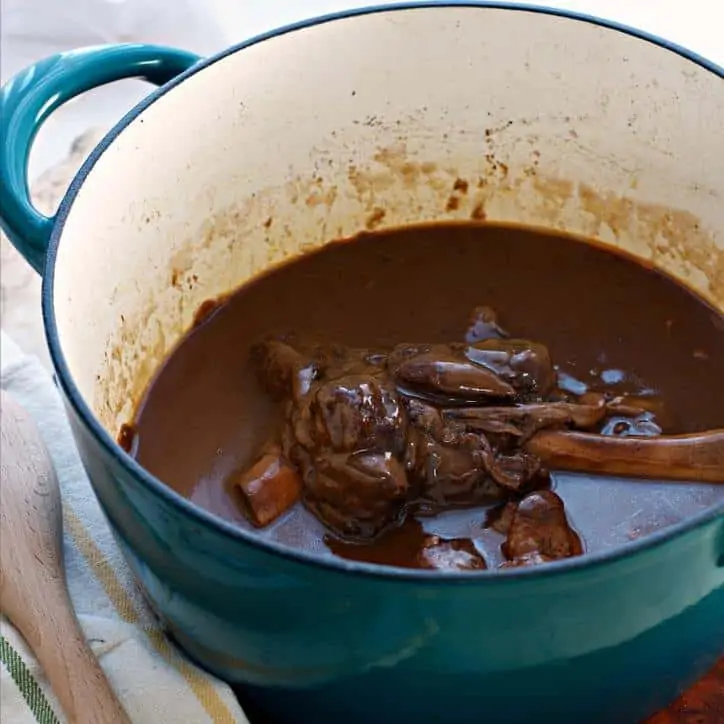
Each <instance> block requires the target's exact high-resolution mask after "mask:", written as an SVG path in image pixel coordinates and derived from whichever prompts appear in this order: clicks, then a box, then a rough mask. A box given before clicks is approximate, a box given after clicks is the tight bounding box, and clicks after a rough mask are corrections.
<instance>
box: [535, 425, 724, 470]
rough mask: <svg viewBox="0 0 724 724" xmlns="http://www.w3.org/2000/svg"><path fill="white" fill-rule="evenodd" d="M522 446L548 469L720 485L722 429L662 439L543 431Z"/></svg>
mask: <svg viewBox="0 0 724 724" xmlns="http://www.w3.org/2000/svg"><path fill="white" fill-rule="evenodd" d="M526 449H527V450H528V451H529V452H531V453H533V454H534V455H536V456H537V457H538V458H540V460H541V461H542V462H543V464H544V465H545V466H546V467H547V468H549V469H550V470H567V471H570V472H581V473H596V474H606V475H621V476H625V477H634V478H651V479H654V480H682V481H690V482H700V483H724V430H711V431H708V432H702V433H696V434H692V435H661V436H660V437H610V436H607V435H597V434H595V433H587V432H568V431H560V430H547V431H543V432H539V433H537V434H536V435H535V436H534V437H533V438H531V439H530V440H529V441H528V443H527V444H526Z"/></svg>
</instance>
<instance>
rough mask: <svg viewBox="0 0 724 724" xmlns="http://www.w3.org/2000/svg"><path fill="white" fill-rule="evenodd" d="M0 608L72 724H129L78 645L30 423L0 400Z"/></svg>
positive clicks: (56, 495)
mask: <svg viewBox="0 0 724 724" xmlns="http://www.w3.org/2000/svg"><path fill="white" fill-rule="evenodd" d="M0 443H1V444H0V471H1V476H0V540H2V546H0V608H2V611H3V612H4V613H5V615H6V616H7V617H8V618H9V619H10V620H11V621H12V622H13V624H15V626H16V627H17V628H18V630H19V631H20V632H21V633H22V635H23V636H24V637H25V640H26V641H27V642H28V645H29V646H30V648H31V649H32V650H33V652H34V653H35V656H36V657H37V659H38V661H39V662H40V664H41V666H42V667H43V669H44V670H45V673H46V675H47V677H48V680H49V681H50V684H51V686H52V687H53V691H55V694H56V696H57V697H58V699H59V700H60V703H61V705H62V707H63V710H64V711H65V713H66V715H67V717H68V720H69V721H70V722H71V723H72V724H130V719H129V718H128V716H127V715H126V713H125V712H124V710H123V707H122V706H121V704H120V702H119V701H118V699H117V698H116V695H115V694H114V693H113V690H112V689H111V687H110V684H109V683H108V680H107V679H106V677H105V675H104V673H103V670H102V669H101V667H100V665H99V663H98V660H97V659H96V657H95V656H94V654H93V652H92V651H91V649H90V648H89V646H88V644H87V643H86V641H85V637H84V636H83V632H82V631H81V629H80V626H79V624H78V620H77V618H76V616H75V612H74V611H73V606H72V603H71V601H70V597H69V595H68V589H67V586H66V581H65V566H64V563H63V546H62V515H61V502H60V490H59V487H58V479H57V477H56V475H55V470H54V469H53V465H52V462H51V460H50V456H49V455H48V452H47V450H46V448H45V445H44V444H43V441H42V439H41V437H40V434H39V432H38V430H37V428H36V426H35V424H34V422H33V420H32V419H31V417H30V416H29V415H28V414H27V412H25V410H23V408H22V407H20V405H18V404H17V403H16V402H15V401H14V400H13V399H12V398H11V397H10V396H9V395H8V394H7V393H5V392H2V394H1V396H0Z"/></svg>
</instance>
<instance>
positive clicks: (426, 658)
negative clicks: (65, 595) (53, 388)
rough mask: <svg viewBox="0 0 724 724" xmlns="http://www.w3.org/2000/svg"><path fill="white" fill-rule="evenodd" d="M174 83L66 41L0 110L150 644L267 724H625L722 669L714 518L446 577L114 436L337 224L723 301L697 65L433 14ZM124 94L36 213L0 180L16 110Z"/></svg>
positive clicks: (713, 142)
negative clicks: (358, 545) (197, 318)
mask: <svg viewBox="0 0 724 724" xmlns="http://www.w3.org/2000/svg"><path fill="white" fill-rule="evenodd" d="M194 63H195V59H193V58H192V57H190V56H188V54H184V53H180V52H179V51H171V50H168V49H163V48H152V47H147V46H122V47H116V48H99V49H91V50H88V51H84V52H80V53H76V54H71V55H69V56H61V57H57V58H54V59H50V60H49V61H46V65H42V64H39V65H38V66H36V67H34V68H32V69H29V70H28V71H26V72H25V75H22V76H20V77H18V78H17V79H15V80H14V81H12V82H11V83H10V84H9V85H8V86H7V87H6V88H5V89H3V95H2V99H1V101H2V106H3V110H4V112H5V120H4V121H3V130H4V140H3V144H4V146H3V147H4V151H5V162H4V165H5V168H3V169H2V170H3V179H2V181H1V182H0V200H2V202H3V211H2V221H3V227H4V228H5V230H6V231H7V232H8V234H9V236H10V237H11V239H12V241H13V242H14V243H15V244H16V245H17V246H18V247H19V248H20V249H21V250H23V251H24V253H26V255H27V256H28V258H29V259H30V260H31V261H32V262H34V263H35V264H36V267H37V268H39V269H40V270H41V271H43V272H44V277H45V282H44V302H43V304H44V314H45V322H46V329H47V334H48V339H49V343H50V347H51V353H52V357H53V360H54V364H55V366H56V371H57V375H58V380H59V384H60V387H61V389H62V391H63V393H64V395H65V396H66V399H67V402H68V409H69V412H70V416H71V422H72V425H73V428H74V433H75V435H76V439H77V442H78V444H79V447H80V450H81V454H82V456H83V459H84V462H85V465H86V467H87V469H88V471H89V474H90V476H91V479H92V482H93V485H94V489H95V491H96V494H97V495H98V498H99V500H100V502H101V504H102V506H103V508H104V510H105V512H106V515H107V516H108V518H109V520H110V522H111V524H112V526H113V528H114V531H115V533H116V534H117V537H118V540H119V542H120V544H121V545H122V547H123V549H124V552H125V554H126V556H127V558H128V560H129V563H130V564H131V566H132V568H133V570H134V571H135V573H136V575H137V577H138V579H139V581H140V582H141V585H142V586H143V587H144V589H145V591H146V593H147V595H148V597H149V600H150V601H151V602H152V604H153V605H154V607H155V609H156V610H157V611H158V612H159V615H160V616H161V617H162V619H163V620H164V622H165V623H166V625H167V626H168V628H169V630H170V631H171V632H172V633H173V635H174V636H175V638H176V639H177V640H178V641H179V642H180V643H181V645H182V646H183V647H184V648H185V649H186V651H187V652H188V653H189V654H190V655H191V656H192V657H194V658H195V659H196V660H198V661H200V662H201V663H202V664H204V665H205V666H207V667H208V668H210V669H211V670H213V671H215V672H216V673H218V674H219V675H221V676H223V677H225V678H227V679H229V680H231V681H233V682H237V683H243V684H249V685H251V688H250V689H249V691H250V692H251V694H250V695H251V696H252V698H255V699H257V700H258V701H261V702H263V703H264V705H265V706H267V707H268V708H269V709H270V710H272V711H273V712H274V713H275V715H276V717H277V720H278V721H280V722H291V721H300V719H299V718H298V712H299V711H300V707H305V708H304V712H305V718H304V720H305V721H306V720H308V721H316V722H319V723H321V724H327V723H329V724H332V723H333V722H334V723H335V724H336V722H339V721H345V722H349V723H354V724H358V723H362V722H368V721H376V722H382V723H383V724H384V723H386V722H392V721H399V720H400V717H403V716H409V717H412V718H413V719H414V720H415V721H418V722H424V723H427V722H430V723H432V722H442V723H443V724H447V723H452V722H468V721H473V720H474V718H475V717H478V716H481V712H485V714H486V715H487V716H490V717H492V718H493V719H499V720H500V721H506V722H528V721H532V720H539V717H541V716H543V717H545V716H549V717H553V718H550V719H549V720H550V721H556V722H558V723H559V724H565V723H567V722H571V723H573V722H579V721H581V717H582V716H583V717H584V718H585V720H586V721H588V722H595V723H598V722H616V724H627V723H633V722H636V721H638V720H640V718H641V717H643V716H644V715H647V714H649V713H651V712H652V711H653V710H655V709H656V708H657V707H660V706H662V705H664V704H665V703H666V702H667V701H668V700H670V699H671V698H672V697H673V696H675V695H676V694H677V693H678V691H679V690H680V689H681V687H683V686H685V685H688V684H690V683H691V682H692V681H693V680H694V679H695V678H696V677H697V676H699V675H700V674H702V673H703V671H704V670H705V669H706V668H707V667H708V666H709V665H710V664H711V663H712V662H713V661H714V660H715V659H716V657H717V656H718V655H719V654H721V653H722V652H724V615H723V612H724V504H722V505H719V506H718V507H716V508H713V509H709V510H706V511H705V512H704V513H702V514H701V515H700V516H698V517H697V518H695V519H692V520H690V521H686V522H685V523H683V524H680V525H677V526H674V527H672V528H670V529H667V530H665V531H662V532H660V533H657V534H654V535H652V536H650V537H648V538H645V539H643V540H642V541H639V542H636V543H632V544H631V545H628V546H624V547H623V548H621V549H620V550H617V551H614V552H613V553H609V554H606V555H595V556H591V557H586V558H581V559H579V560H575V561H569V562H565V563H560V564H552V565H550V566H548V567H546V568H545V569H543V570H523V571H513V572H507V573H503V574H501V573H496V572H486V573H483V574H476V575H474V576H468V575H464V574H463V575H460V576H458V577H456V578H455V579H454V580H451V579H450V578H449V577H448V576H444V575H431V574H430V572H409V571H408V572H404V571H397V570H389V569H388V570H383V569H380V568H377V567H375V566H373V565H366V564H357V563H341V562H332V563H330V562H325V563H323V562H320V561H318V560H315V559H314V558H313V557H312V556H310V555H305V554H301V553H298V552H295V551H289V550H287V549H284V548H280V547H279V546H277V545H274V544H268V543H264V542H260V541H259V540H257V539H256V538H255V537H254V535H253V534H250V533H246V532H243V531H238V530H235V529H234V528H232V527H231V526H230V525H229V524H226V523H223V522H221V521H219V520H217V519H215V518H213V517H212V516H211V515H209V514H206V513H205V512H204V511H201V510H200V509H198V508H196V507H195V506H193V505H192V504H190V503H189V502H187V501H185V500H183V499H181V498H180V497H179V496H177V495H176V494H175V493H173V492H172V491H170V490H168V489H167V488H165V486H163V485H162V484H161V483H160V482H159V481H157V480H155V479H154V478H152V477H151V476H150V475H149V474H148V473H145V471H143V470H141V468H140V467H139V466H138V465H137V464H136V463H135V462H134V461H133V460H131V458H129V457H128V456H127V455H126V454H125V453H123V452H122V450H121V449H120V448H119V447H118V446H117V445H116V444H115V442H114V440H115V437H116V434H117V431H118V428H119V426H120V424H121V423H123V422H126V421H128V420H129V418H130V416H131V414H132V410H133V406H134V403H135V402H136V401H137V400H138V399H139V396H140V395H141V393H142V391H143V390H144V387H145V386H146V384H147V382H148V381H149V379H150V377H151V375H152V374H153V372H154V370H155V369H156V368H157V366H158V365H159V363H160V362H161V361H162V360H163V359H164V357H165V356H166V355H167V354H168V353H169V352H170V351H171V350H172V348H173V346H174V344H175V343H176V341H177V340H178V339H179V338H180V336H181V335H182V334H183V333H184V331H185V330H187V329H188V328H189V326H190V324H191V321H192V317H193V315H194V312H195V311H196V309H197V308H198V307H199V305H200V304H201V303H202V302H203V301H204V300H207V299H209V298H210V297H215V296H217V295H220V294H222V293H225V292H228V291H230V290H232V289H234V288H235V287H237V286H238V285H239V284H241V283H243V282H244V281H245V280H247V279H249V278H251V277H253V276H255V275H256V274H258V273H259V272H260V271H262V270H264V269H266V268H268V267H269V266H270V265H272V264H275V263H278V262H279V261H281V260H283V259H287V258H289V257H291V256H294V255H296V254H298V253H300V252H302V251H306V250H308V249H311V248H314V247H318V246H320V245H322V244H325V243H326V242H328V241H330V240H332V239H335V238H339V237H343V236H347V235H350V234H354V233H355V232H358V231H360V230H362V229H371V228H387V227H393V226H398V225H401V224H408V223H413V222H421V221H432V220H447V219H460V220H468V219H471V218H472V219H488V220H495V221H515V222H523V223H527V224H534V225H540V226H545V227H552V228H557V229H563V230H567V231H571V232H576V233H580V234H584V235H586V236H589V237H594V238H597V239H599V240H600V241H602V242H603V243H605V244H610V245H612V246H616V247H619V248H623V249H626V250H627V251H629V252H631V253H633V254H634V255H636V256H637V257H639V258H641V259H645V260H646V261H647V262H650V263H653V264H655V265H656V266H657V267H659V268H661V269H663V270H665V271H667V272H668V273H670V274H672V275H673V276H675V277H677V278H679V279H681V280H683V281H684V282H685V283H686V284H687V285H689V286H691V287H692V288H693V289H695V290H696V291H697V292H698V293H699V294H700V295H701V296H702V297H703V298H704V299H706V300H707V301H708V302H710V303H711V304H712V305H713V306H714V307H715V308H717V309H720V310H724V82H723V77H724V72H723V71H722V68H719V67H718V66H715V65H714V64H712V63H708V62H706V61H704V60H703V59H701V58H698V57H696V56H694V55H693V54H691V53H687V52H686V51H684V50H682V49H680V48H676V47H673V46H670V45H667V44H665V43H664V42H663V41H658V40H656V39H652V38H648V37H645V36H642V35H641V34H639V33H636V32H634V31H630V30H628V29H622V28H618V27H612V26H610V25H607V24H605V23H602V22H600V21H594V20H592V19H590V18H581V17H575V16H569V15H565V14H561V13H557V12H553V11H547V10H545V9H524V8H519V7H514V6H508V7H506V6H505V5H504V4H492V5H487V6H475V5H472V4H468V5H457V6H456V5H453V4H447V3H443V4H432V5H424V6H400V7H399V8H395V9H369V10H364V11H360V12H353V13H346V14H343V15H339V16H335V17H333V18H324V19H321V20H317V21H312V22H308V23H303V24H300V25H297V26H294V27H292V28H285V29H283V30H281V31H278V32H276V33H271V34H268V35H266V36H263V37H261V38H257V39H254V40H253V41H250V42H247V43H244V44H242V45H240V46H238V47H236V48H233V49H231V50H229V51H227V52H224V53H222V54H220V55H219V56H217V57H215V58H212V59H210V60H206V61H204V62H201V63H199V64H194ZM187 67H188V70H185V71H184V72H183V73H181V75H179V76H178V77H176V78H175V79H174V80H170V79H171V78H172V77H174V76H175V75H176V74H177V73H179V72H180V71H181V70H183V69H184V68H187ZM128 75H142V76H145V77H147V78H149V79H150V80H153V81H154V82H157V83H159V84H160V83H164V82H166V81H169V82H167V83H166V85H164V86H163V87H162V88H160V89H159V90H158V91H156V92H155V93H153V94H152V95H151V96H149V98H148V100H146V101H145V102H144V103H142V104H141V105H140V106H138V107H137V108H136V109H134V110H133V111H132V112H131V113H130V114H129V115H128V116H127V117H126V118H124V119H123V120H122V121H121V122H120V123H119V124H118V125H117V126H116V127H115V129H114V130H113V131H112V132H111V133H110V134H109V136H108V137H107V138H106V139H105V140H104V141H103V142H102V144H101V145H100V146H99V147H98V148H97V149H96V150H95V151H94V153H93V154H92V155H91V158H90V159H89V161H88V162H87V163H86V164H85V165H84V167H83V169H82V170H81V172H80V173H79V175H78V177H77V178H76V179H75V181H74V182H73V185H72V187H71V189H70V191H69V193H68V195H67V196H66V198H65V200H64V201H63V204H62V206H61V209H60V211H59V214H58V217H57V219H54V220H46V219H43V218H42V217H40V216H39V215H38V214H37V212H34V211H32V209H31V208H30V207H29V206H28V202H27V197H26V190H25V186H24V173H25V168H24V164H25V162H26V160H27V148H28V147H29V143H30V141H31V140H32V135H33V133H34V131H35V130H36V128H35V127H34V126H32V124H31V126H30V127H29V126H28V123H29V120H31V121H32V123H36V124H37V123H38V122H39V121H40V120H42V118H43V117H44V115H47V112H49V110H52V107H53V105H57V104H58V103H59V102H60V101H62V100H65V99H66V98H67V97H70V96H72V95H76V94H77V93H78V92H80V91H82V90H85V89H87V88H89V87H91V86H93V85H97V84H99V83H101V82H108V81H110V80H113V79H116V78H119V77H125V76H128ZM51 91H52V93H51ZM33 104H35V105H33ZM28 108H34V114H31V113H30V112H29V110H28ZM21 121H22V122H21ZM457 179H464V180H465V181H467V182H468V191H467V193H461V192H460V191H455V190H454V187H455V182H456V180H457ZM459 187H460V185H459V184H458V188H459ZM451 195H456V196H458V197H459V199H458V202H456V203H455V204H450V203H448V202H449V199H450V197H451ZM452 207H455V208H454V210H450V209H451V208H452ZM51 230H52V234H51ZM49 235H50V236H51V238H50V242H49V253H48V257H47V263H46V262H45V261H44V258H43V251H44V245H45V244H46V243H47V241H48V236H49ZM715 392H716V393H717V394H721V395H722V400H723V404H724V385H723V386H722V390H718V391H715ZM179 454H182V451H179ZM540 720H543V719H540Z"/></svg>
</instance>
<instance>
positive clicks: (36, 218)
mask: <svg viewBox="0 0 724 724" xmlns="http://www.w3.org/2000/svg"><path fill="white" fill-rule="evenodd" d="M199 60H200V58H199V56H197V55H194V54H193V53H189V52H187V51H184V50H177V49H175V48H167V47H163V46H158V45H136V44H128V45H107V46H94V47H88V48H81V49H79V50H72V51H68V52H65V53H59V54H57V55H53V56H51V57H49V58H46V59H44V60H41V61H39V62H38V63H35V64H33V65H31V66H29V67H28V68H25V70H22V71H20V73H18V74H17V75H16V76H15V77H14V78H11V79H10V80H9V81H8V82H7V83H6V84H5V85H4V86H3V88H2V89H0V227H1V228H2V229H3V231H4V232H5V233H6V234H7V236H8V238H9V239H10V241H11V242H12V244H13V245H14V246H15V248H16V249H17V250H18V251H19V252H20V253H21V254H22V255H23V256H24V257H25V259H27V261H28V262H29V263H30V265H31V266H32V267H33V268H34V269H35V270H36V271H37V272H38V273H39V274H42V273H43V269H44V267H45V256H46V252H47V248H48V242H49V241H50V234H51V231H52V229H53V224H54V223H55V217H48V216H44V215H43V214H41V213H40V212H39V211H38V210H37V209H35V208H34V207H33V205H32V202H31V200H30V193H29V184H28V177H27V172H28V158H29V156H30V148H31V146H32V143H33V140H34V138H35V135H36V133H37V132H38V130H39V129H40V127H41V126H42V124H43V123H44V122H45V120H46V119H47V118H48V116H50V114H51V113H52V112H53V111H54V110H55V109H56V108H58V107H60V106H61V105H63V104H64V103H66V102H67V101H69V100H71V99H72V98H75V97H76V96H78V95H80V94H81V93H84V92H85V91H88V90H91V89H92V88H97V87H98V86H101V85H105V84H106V83H110V82H111V81H115V80H121V79H123V78H143V79H145V80H147V81H149V82H150V83H153V84H155V85H158V86H160V85H163V84H165V83H167V82H169V81H170V80H172V79H173V78H175V77H176V76H178V75H179V74H181V73H183V72H184V71H186V70H188V69H189V68H190V67H191V66H193V65H195V64H196V63H197V62H198V61H199Z"/></svg>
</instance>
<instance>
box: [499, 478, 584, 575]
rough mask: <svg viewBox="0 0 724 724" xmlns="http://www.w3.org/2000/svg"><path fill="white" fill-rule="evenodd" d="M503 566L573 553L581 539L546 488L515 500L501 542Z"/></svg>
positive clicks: (577, 550)
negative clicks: (511, 515) (516, 503)
mask: <svg viewBox="0 0 724 724" xmlns="http://www.w3.org/2000/svg"><path fill="white" fill-rule="evenodd" d="M503 552H504V554H505V556H506V558H507V559H508V563H506V564H503V565H504V566H506V567H510V566H513V567H518V566H524V565H532V564H535V563H540V562H542V561H544V560H545V561H551V560H557V559H560V558H568V557H570V556H577V555H580V554H581V553H582V552H583V548H582V546H581V541H580V539H579V537H578V535H577V534H576V532H575V531H574V530H573V529H572V528H571V526H570V525H569V523H568V519H567V518H566V512H565V509H564V507H563V501H562V500H561V499H560V498H559V497H558V496H557V495H556V494H555V493H554V492H552V491H550V490H537V491H535V492H533V493H530V494H529V495H527V496H526V497H525V498H523V500H521V501H520V503H518V505H517V506H516V509H515V513H514V514H513V517H512V520H511V522H510V527H509V529H508V537H507V539H506V541H505V543H504V544H503Z"/></svg>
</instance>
